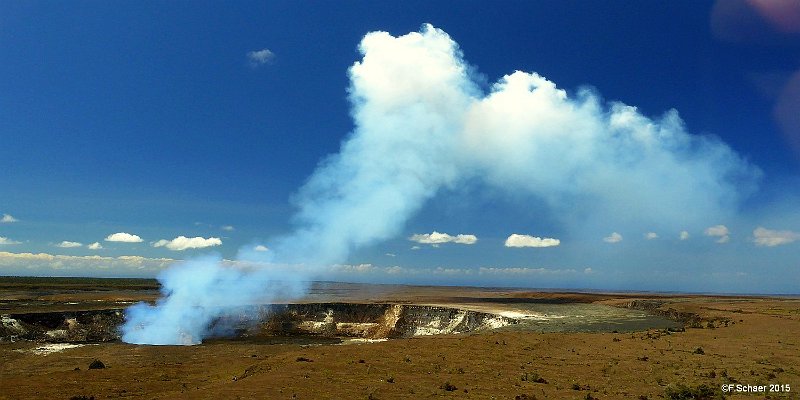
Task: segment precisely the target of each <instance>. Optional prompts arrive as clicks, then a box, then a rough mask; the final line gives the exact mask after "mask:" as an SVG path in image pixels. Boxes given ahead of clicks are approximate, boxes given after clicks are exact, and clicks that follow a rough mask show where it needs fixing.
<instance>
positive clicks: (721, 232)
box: [705, 225, 731, 243]
mask: <svg viewBox="0 0 800 400" xmlns="http://www.w3.org/2000/svg"><path fill="white" fill-rule="evenodd" d="M705 234H706V236H711V237H716V238H718V239H717V243H728V241H730V240H731V237H730V231H729V230H728V227H727V226H725V225H714V226H710V227H708V228H706V230H705Z"/></svg>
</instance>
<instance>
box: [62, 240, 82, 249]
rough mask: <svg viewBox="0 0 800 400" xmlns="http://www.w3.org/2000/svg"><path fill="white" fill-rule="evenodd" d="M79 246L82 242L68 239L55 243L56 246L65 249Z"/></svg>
mask: <svg viewBox="0 0 800 400" xmlns="http://www.w3.org/2000/svg"><path fill="white" fill-rule="evenodd" d="M81 246H83V243H78V242H70V241H68V240H65V241H63V242H61V243H59V244H57V245H56V247H61V248H65V249H69V248H72V247H81Z"/></svg>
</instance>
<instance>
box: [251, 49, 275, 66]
mask: <svg viewBox="0 0 800 400" xmlns="http://www.w3.org/2000/svg"><path fill="white" fill-rule="evenodd" d="M274 58H275V53H273V52H272V51H270V50H269V49H261V50H253V51H249V52H247V61H248V62H249V63H250V66H252V67H258V66H261V65H264V64H267V63H269V62H271V61H272V60H273V59H274Z"/></svg>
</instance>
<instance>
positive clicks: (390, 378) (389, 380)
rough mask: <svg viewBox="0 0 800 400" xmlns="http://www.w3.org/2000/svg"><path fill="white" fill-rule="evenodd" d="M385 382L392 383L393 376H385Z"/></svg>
mask: <svg viewBox="0 0 800 400" xmlns="http://www.w3.org/2000/svg"><path fill="white" fill-rule="evenodd" d="M386 382H389V383H394V377H393V376H390V377H388V378H386Z"/></svg>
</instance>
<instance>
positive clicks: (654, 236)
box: [644, 232, 658, 240]
mask: <svg viewBox="0 0 800 400" xmlns="http://www.w3.org/2000/svg"><path fill="white" fill-rule="evenodd" d="M644 238H645V239H647V240H653V239H658V234H657V233H655V232H647V233H645V234H644Z"/></svg>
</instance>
